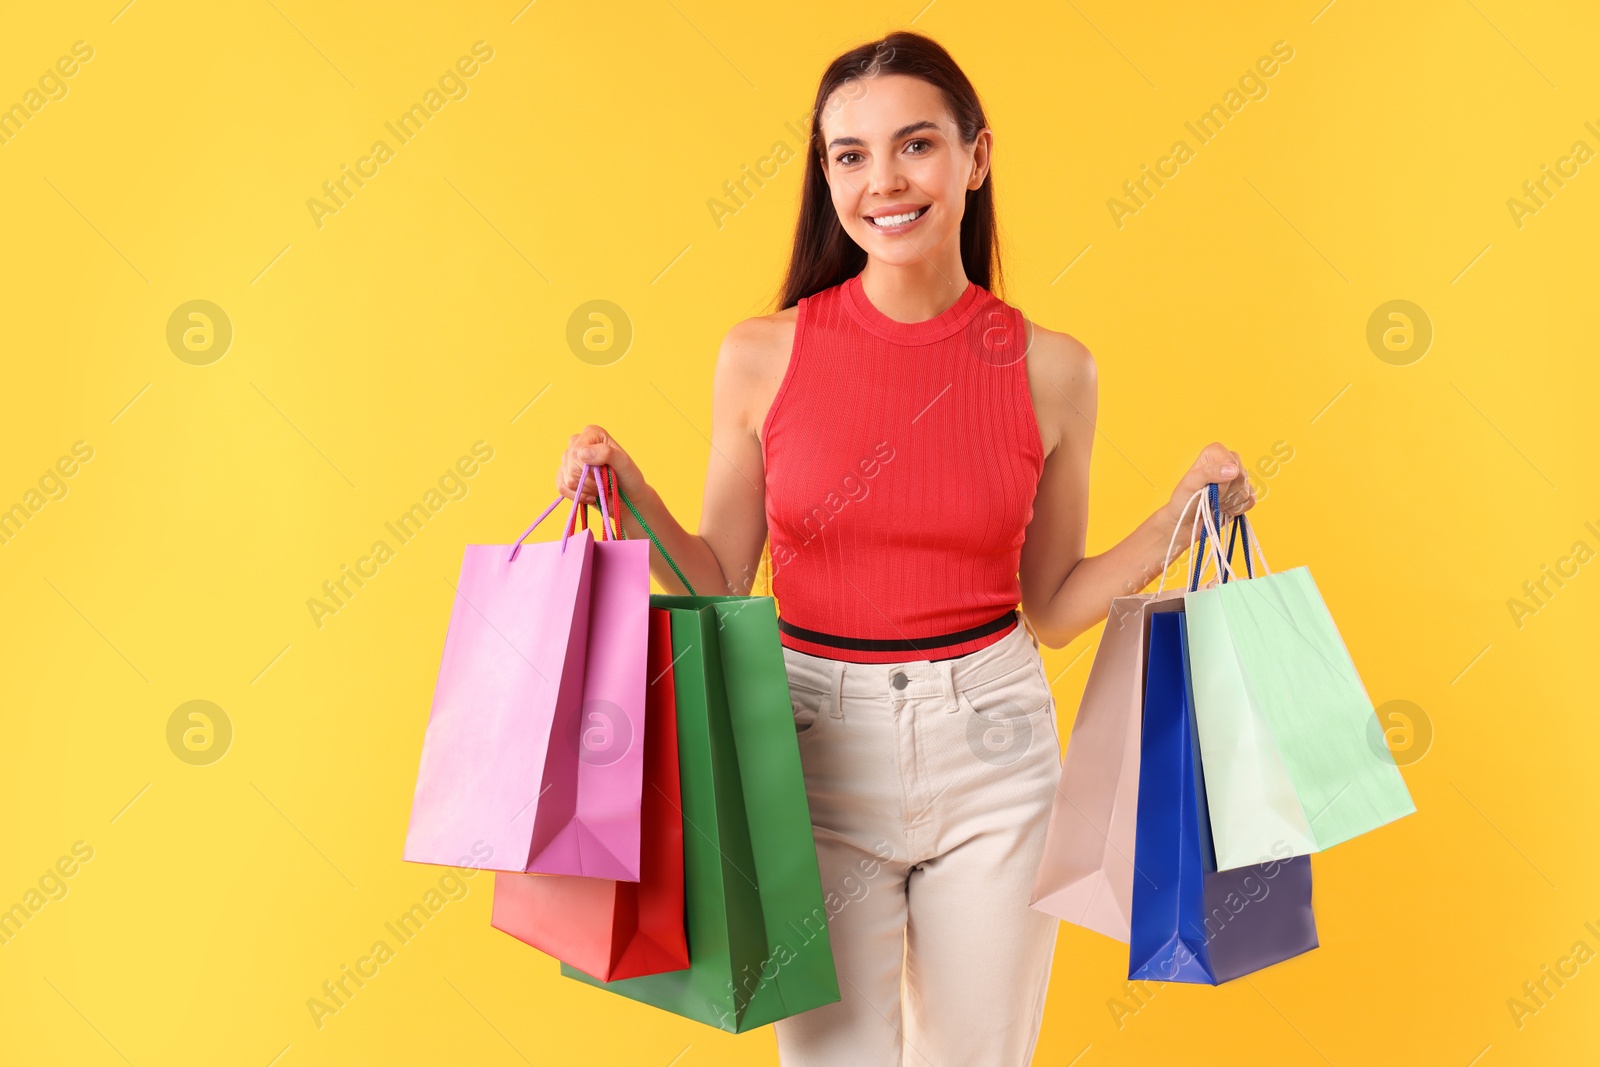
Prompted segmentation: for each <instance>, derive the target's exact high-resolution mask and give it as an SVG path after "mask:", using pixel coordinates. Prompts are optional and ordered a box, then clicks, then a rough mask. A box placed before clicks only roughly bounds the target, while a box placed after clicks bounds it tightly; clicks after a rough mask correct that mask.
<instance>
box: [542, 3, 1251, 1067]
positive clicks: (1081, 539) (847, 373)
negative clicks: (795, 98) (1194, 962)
mask: <svg viewBox="0 0 1600 1067" xmlns="http://www.w3.org/2000/svg"><path fill="white" fill-rule="evenodd" d="M993 142H994V133H993V131H992V130H991V129H990V128H989V125H988V121H987V119H986V117H985V115H984V111H983V106H982V104H981V103H980V102H979V99H978V94H977V91H976V90H975V89H974V88H973V86H972V84H971V82H970V81H969V80H968V79H967V77H966V75H965V74H964V73H962V71H961V69H960V67H959V66H957V64H956V63H955V61H954V60H953V59H952V58H951V57H950V55H949V53H948V52H946V51H945V50H944V48H942V47H941V46H940V45H939V44H938V43H936V42H934V41H932V40H930V39H928V38H927V37H923V36H920V35H918V34H913V33H895V34H891V35H890V36H888V37H886V38H884V39H883V40H881V41H873V42H870V43H868V44H864V45H861V46H860V47H858V48H854V49H852V50H850V51H849V52H846V53H845V54H843V55H841V56H839V57H838V58H837V59H835V60H834V61H833V62H832V63H831V64H829V66H828V67H827V69H826V70H825V71H824V72H823V75H822V78H821V82H820V84H819V85H818V88H817V93H816V96H815V98H814V102H813V106H812V115H811V128H810V131H809V143H808V145H807V151H805V152H804V153H803V154H802V155H800V156H797V160H798V159H803V160H804V162H803V164H802V165H803V166H804V168H805V173H804V175H803V178H802V183H803V184H802V188H801V195H800V211H799V220H798V223H797V226H796V229H795V238H794V243H793V249H792V252H791V254H790V259H789V266H788V272H787V276H786V278H785V279H784V282H783V286H782V290H781V293H780V294H779V297H778V300H777V308H778V310H776V311H774V312H773V313H772V314H769V315H762V316H757V317H755V318H750V319H746V320H745V321H743V322H740V323H738V324H737V325H735V326H734V327H733V328H732V329H731V330H730V331H729V332H728V334H727V336H726V338H725V339H724V341H723V344H722V350H721V352H720V353H719V355H718V358H717V364H716V369H715V372H714V375H713V380H712V439H711V444H712V455H713V457H714V458H713V460H712V467H711V469H710V471H709V472H708V474H707V478H706V490H705V502H704V505H703V507H702V508H701V520H700V532H699V533H698V534H691V533H690V532H689V531H687V530H685V529H684V528H683V527H682V526H681V525H680V524H679V523H677V522H676V521H675V520H674V518H673V516H672V514H671V512H670V510H669V509H668V508H667V507H666V504H665V503H664V502H663V501H662V500H661V498H660V496H659V495H658V494H657V493H655V492H654V490H653V489H652V488H651V487H650V485H649V483H648V482H647V481H646V480H645V478H644V475H643V473H642V472H641V471H640V470H639V468H638V465H637V464H636V463H635V462H634V461H633V459H632V458H631V457H630V456H629V455H628V453H627V452H626V451H625V450H624V449H622V448H621V447H620V446H619V445H618V443H617V442H616V441H615V440H614V439H612V437H611V436H610V435H609V434H607V433H606V431H605V430H604V429H602V428H601V427H598V426H588V427H586V428H584V430H582V431H581V432H580V433H577V434H574V435H573V436H572V437H571V439H570V440H569V442H568V445H569V447H568V449H567V452H566V454H565V455H564V456H563V457H562V461H561V468H560V471H559V473H558V475H557V484H558V486H559V487H560V489H561V492H562V494H563V495H564V496H567V497H572V496H574V495H576V494H581V499H583V500H585V501H589V500H592V499H593V491H592V490H591V489H590V488H588V487H580V485H579V477H578V475H579V472H580V470H581V469H582V467H583V465H584V464H605V465H609V466H610V467H611V468H612V470H613V471H614V472H615V474H616V476H617V480H618V481H619V482H620V483H621V488H622V491H623V493H624V494H625V496H626V498H627V499H629V500H632V501H634V502H635V504H636V506H637V507H638V509H639V510H638V513H637V514H638V515H642V516H643V521H644V522H646V523H648V524H649V527H650V529H651V530H653V531H654V536H655V539H656V541H657V546H656V547H657V548H659V549H662V550H664V555H662V554H659V553H656V554H652V556H651V570H652V573H653V575H654V576H655V577H656V579H657V580H659V581H660V583H661V585H662V587H663V588H665V589H667V590H670V591H672V592H680V591H685V592H686V591H687V589H686V587H685V580H687V581H688V582H692V583H693V586H694V588H695V589H697V590H699V591H700V592H702V593H706V592H716V593H729V594H733V595H736V596H742V595H745V594H747V593H748V592H749V590H750V588H751V583H752V581H753V578H754V576H755V575H756V574H757V571H758V563H759V561H760V559H761V556H762V549H763V546H764V545H765V544H766V543H768V542H769V541H770V547H771V553H772V559H773V561H774V564H775V566H774V567H773V569H772V592H773V594H774V596H775V597H776V599H777V601H778V604H779V607H780V611H779V618H778V629H779V635H780V641H781V643H782V646H783V648H782V652H783V657H784V664H785V668H786V670H787V671H788V673H789V677H790V679H791V682H792V685H791V690H792V691H793V692H794V693H795V694H796V695H795V699H794V701H793V703H794V715H795V729H796V736H797V738H798V740H799V741H800V742H801V743H800V745H799V749H800V761H801V765H802V767H803V769H804V772H805V783H806V793H807V799H808V802H809V805H810V813H811V820H812V824H813V827H814V829H815V831H816V832H815V835H814V836H815V843H816V849H817V863H818V869H819V871H820V873H821V875H822V887H823V891H824V894H825V895H827V894H831V893H838V892H840V889H841V887H842V886H844V885H845V884H846V881H847V879H849V878H851V877H853V873H852V872H854V871H855V870H856V869H857V867H858V864H859V863H860V861H861V860H862V859H864V858H867V857H870V856H876V857H877V858H878V859H879V860H880V861H881V862H882V865H883V866H882V871H883V873H882V874H881V875H880V877H879V878H878V879H877V880H875V882H874V883H873V887H872V889H871V892H869V893H866V894H865V895H863V896H862V898H861V899H860V901H858V902H855V903H853V904H852V906H851V907H850V908H848V909H844V910H842V911H840V912H838V913H837V914H830V915H829V916H828V933H829V939H830V943H831V946H832V950H833V957H834V962H835V965H836V967H837V969H838V977H839V990H840V994H841V999H840V1000H838V1001H836V1002H834V1003H830V1004H826V1005H823V1006H821V1007H817V1008H813V1009H811V1010H809V1011H804V1012H801V1013H799V1014H797V1015H792V1016H790V1017H788V1018H784V1019H780V1020H779V1021H778V1022H777V1023H776V1024H775V1028H776V1036H777V1042H778V1051H779V1056H780V1059H781V1061H782V1063H783V1064H784V1065H785V1067H811V1065H819V1067H820V1065H829V1067H832V1065H834V1064H840V1063H863V1064H880V1063H881V1064H896V1063H900V1062H902V1061H903V1059H904V1058H906V1057H911V1058H916V1057H915V1054H917V1053H920V1054H921V1056H922V1057H928V1058H931V1060H932V1062H935V1063H959V1064H963V1065H965V1067H984V1065H988V1067H1001V1065H1006V1067H1020V1065H1022V1064H1026V1063H1027V1062H1028V1061H1029V1060H1030V1059H1031V1057H1032V1055H1033V1051H1034V1047H1035V1045H1036V1043H1037V1040H1038V1034H1039V1027H1040V1022H1041V1019H1042V1016H1043V1013H1044V1004H1045V992H1046V989H1047V987H1048V984H1049V977H1050V967H1051V959H1052V954H1053V949H1054V944H1055V936H1056V927H1057V920H1056V919H1055V918H1054V917H1052V916H1050V915H1047V914H1045V913H1044V912H1042V911H1038V910H1035V909H1033V908H1031V907H1030V906H1029V904H1030V898H1031V893H1032V888H1033V881H1034V875H1035V873H1036V872H1037V870H1038V866H1039V861H1040V857H1041V855H1042V851H1043V847H1044V838H1045V831H1046V828H1047V825H1048V821H1049V816H1050V809H1051V803H1052V800H1053V798H1054V796H1055V792H1056V786H1057V784H1058V783H1059V781H1060V775H1061V762H1060V738H1059V736H1058V735H1057V733H1056V729H1055V707H1054V700H1053V698H1052V696H1051V692H1050V685H1049V681H1048V679H1047V677H1046V675H1045V671H1044V666H1043V663H1042V661H1041V659H1040V656H1039V646H1040V645H1041V644H1048V645H1050V646H1052V647H1056V648H1059V647H1061V646H1063V645H1065V644H1066V643H1067V642H1068V641H1070V640H1072V639H1073V638H1074V637H1076V636H1077V635H1078V634H1080V633H1082V632H1084V631H1085V630H1087V629H1089V628H1090V627H1091V626H1093V625H1095V624H1096V623H1098V622H1101V621H1102V620H1104V619H1105V617H1106V613H1107V610H1108V608H1109V605H1110V602H1111V599H1112V597H1114V596H1117V595H1121V594H1122V593H1124V592H1126V591H1137V590H1138V589H1140V588H1142V587H1143V586H1144V585H1146V584H1148V583H1149V582H1150V581H1151V580H1153V579H1154V578H1155V576H1156V575H1158V574H1160V573H1161V572H1162V570H1163V569H1164V565H1165V561H1166V556H1165V553H1166V552H1168V551H1170V549H1169V539H1170V537H1171V534H1172V531H1173V529H1174V528H1175V527H1178V528H1180V529H1189V528H1190V526H1189V524H1188V523H1185V524H1183V525H1182V526H1181V527H1179V524H1178V522H1177V520H1178V519H1179V518H1180V517H1181V516H1182V514H1183V512H1184V511H1185V510H1186V508H1187V505H1188V502H1189V501H1190V500H1191V499H1194V498H1195V497H1196V491H1197V490H1198V489H1200V488H1201V487H1203V486H1205V485H1206V484H1207V483H1218V484H1219V487H1220V488H1221V494H1220V496H1221V503H1222V508H1223V511H1224V513H1225V517H1226V518H1232V517H1233V516H1234V515H1235V514H1238V513H1239V512H1242V511H1244V510H1246V509H1248V508H1249V507H1250V506H1251V505H1252V503H1253V501H1254V497H1253V494H1252V491H1251V489H1250V487H1249V485H1248V482H1247V480H1246V478H1245V476H1244V474H1243V471H1242V469H1241V468H1242V464H1241V463H1240V462H1239V456H1238V454H1237V453H1235V452H1231V451H1229V450H1228V449H1226V448H1223V447H1222V446H1221V445H1220V444H1212V445H1210V446H1208V447H1207V448H1205V449H1204V450H1203V451H1202V452H1201V454H1200V457H1199V459H1198V460H1197V461H1196V462H1195V464H1194V466H1193V467H1192V468H1191V469H1190V470H1189V471H1188V472H1187V473H1186V474H1185V475H1184V476H1183V478H1182V479H1181V480H1180V482H1179V485H1178V487H1177V489H1175V490H1174V492H1173V494H1172V496H1171V497H1170V498H1169V499H1168V501H1167V503H1166V505H1164V506H1163V507H1162V508H1161V509H1159V510H1158V511H1157V512H1155V513H1154V514H1153V515H1151V516H1150V517H1149V518H1148V519H1146V520H1145V522H1144V523H1142V524H1141V525H1140V526H1139V527H1138V528H1137V529H1136V530H1134V531H1133V533H1131V534H1129V535H1128V536H1127V537H1125V538H1123V540H1122V541H1121V542H1119V543H1117V544H1116V545H1114V546H1113V547H1112V548H1110V549H1109V550H1107V551H1105V552H1102V553H1099V554H1097V555H1094V556H1090V555H1088V554H1087V552H1086V549H1085V541H1086V533H1087V526H1088V498H1089V455H1090V448H1091V446H1092V444H1093V441H1094V432H1095V431H1094V424H1095V417H1096V409H1097V397H1098V394H1097V389H1098V386H1097V378H1096V369H1095V361H1094V359H1093V357H1092V356H1091V355H1090V354H1089V351H1088V349H1087V348H1086V347H1085V346H1084V345H1082V344H1081V343H1080V342H1078V341H1077V340H1076V339H1075V338H1073V337H1071V336H1069V335H1068V334H1065V333H1057V332H1055V331H1052V330H1048V329H1045V328H1044V327H1042V326H1039V325H1038V324H1036V323H1033V322H1030V321H1029V320H1028V319H1027V318H1025V317H1024V315H1023V314H1022V312H1021V311H1020V310H1019V309H1018V308H1016V307H1015V306H1013V305H1012V304H1010V303H1008V302H1007V301H1006V300H1005V299H1004V298H1003V297H1002V296H1001V295H1000V288H1001V287H1000V274H1001V271H1000V256H999V247H998V245H999V242H998V236H997V233H998V231H997V224H996V202H995V191H994V177H993V173H992V169H991V159H992V148H993ZM880 442H888V443H890V447H891V448H892V455H893V458H894V462H893V464H892V466H888V467H885V468H884V469H883V470H882V471H881V473H879V474H878V475H877V476H876V477H875V478H874V480H873V483H872V486H871V492H870V493H864V492H863V493H860V494H858V495H856V496H851V497H850V498H849V506H848V507H844V506H843V503H844V502H843V500H842V499H841V498H840V497H839V495H838V493H837V492H836V490H837V487H839V486H840V485H841V484H843V480H844V479H845V478H846V477H848V476H850V475H852V474H853V472H854V471H855V470H857V469H858V466H857V465H858V464H859V463H860V460H861V457H862V456H864V455H869V454H872V450H873V448H874V446H875V445H877V444H878V443H880ZM819 502H823V504H824V506H825V508H826V510H825V512H824V511H819V509H818V507H817V505H818V503H819ZM830 502H831V504H830ZM832 504H837V505H838V506H837V507H835V506H831V505H832ZM624 523H625V525H626V527H627V531H628V535H629V536H637V537H643V536H645V534H644V528H643V527H642V526H640V525H639V524H638V521H637V516H625V517H624ZM666 557H670V558H671V559H672V560H674V561H676V564H677V570H678V571H681V573H682V576H683V578H682V579H680V578H679V577H678V574H677V573H675V571H674V569H673V567H672V565H671V564H669V563H668V562H667V558H666ZM884 843H887V846H888V849H889V850H890V854H889V855H888V856H887V857H884V855H883V852H882V851H879V849H880V848H881V846H883V844H884ZM902 995H903V996H902ZM902 1004H903V1005H904V1007H902Z"/></svg>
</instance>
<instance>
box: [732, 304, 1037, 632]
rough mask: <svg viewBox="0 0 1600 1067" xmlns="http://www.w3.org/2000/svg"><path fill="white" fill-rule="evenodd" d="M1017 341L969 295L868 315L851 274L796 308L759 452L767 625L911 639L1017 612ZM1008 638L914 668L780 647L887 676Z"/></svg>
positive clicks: (1022, 377) (1031, 489)
mask: <svg viewBox="0 0 1600 1067" xmlns="http://www.w3.org/2000/svg"><path fill="white" fill-rule="evenodd" d="M1024 336H1025V335H1024V321H1023V317H1022V313H1021V312H1020V311H1018V310H1017V309H1016V308H1013V307H1011V306H1010V305H1009V304H1006V303H1005V302H1003V301H1001V300H1000V299H999V298H997V297H996V296H994V295H993V294H992V293H990V292H989V291H988V290H987V289H985V288H983V287H982V286H980V285H978V284H977V283H975V282H971V281H969V282H968V283H967V287H966V289H965V290H964V291H963V292H962V294H961V296H960V297H959V298H958V299H957V300H956V302H955V303H954V304H952V305H951V306H950V307H949V308H948V309H946V310H945V311H944V312H942V313H941V314H939V315H936V316H935V317H933V318H931V319H926V320H923V321H921V322H899V321H896V320H894V319H891V318H889V317H888V316H887V315H885V314H883V313H882V312H881V311H879V310H878V309H877V308H876V307H874V306H873V304H872V303H871V302H870V301H869V300H868V299H867V297H866V294H865V292H864V291H863V290H862V287H861V276H860V275H859V274H858V275H856V276H854V277H852V278H850V279H848V280H847V281H845V282H842V283H840V284H839V285H835V286H833V287H832V288H829V289H825V290H823V291H822V292H819V293H817V294H815V295H813V296H809V297H806V298H804V299H802V300H801V301H800V303H799V308H798V312H797V318H796V322H795V335H794V347H793V350H792V352H791V354H790V357H789V366H788V369H787V370H786V371H785V372H784V376H783V380H782V382H781V383H780V384H779V386H778V392H777V395H776V396H775V397H774V398H773V401H772V407H771V408H770V410H768V412H767V416H766V419H765V421H764V422H763V424H762V435H761V442H762V453H763V456H764V458H765V461H766V513H767V529H768V537H769V539H770V543H771V554H772V592H773V595H774V596H775V597H776V598H777V601H778V609H779V612H780V613H781V617H782V619H783V620H784V621H786V622H787V623H790V624H792V625H795V626H797V627H802V628H804V629H807V630H815V631H821V632H822V633H825V634H833V635H839V636H843V637H847V638H855V639H865V640H868V641H874V640H905V639H921V638H931V637H938V636H941V635H945V634H951V633H955V632H958V631H961V630H965V629H969V628H971V627H974V626H978V625H980V624H982V623H987V622H990V621H991V620H994V619H995V618H997V617H998V616H1000V615H1002V614H1003V613H1004V612H1006V611H1007V610H1008V609H1012V608H1015V607H1016V606H1017V605H1018V602H1019V600H1020V599H1021V587H1020V583H1019V581H1018V578H1017V567H1018V563H1019V561H1020V559H1021V554H1022V542H1023V534H1024V531H1025V529H1026V527H1027V525H1028V522H1029V520H1031V519H1032V517H1033V500H1034V494H1035V493H1036V491H1037V489H1038V486H1039V476H1040V474H1041V472H1042V471H1043V468H1044V446H1043V442H1042V441H1041V440H1040V438H1039V427H1038V422H1037V419H1036V416H1035V413H1034V408H1033V399H1032V396H1031V394H1030V393H1029V391H1028V374H1027V361H1026V359H1025V358H1024V350H1025V346H1024ZM1016 625H1017V623H1016V622H1015V621H1014V620H1013V621H1011V622H1010V623H1009V624H1008V625H1006V626H1004V627H1003V628H1001V629H999V630H996V631H994V632H992V633H988V634H985V635H983V636H981V637H975V638H971V639H968V640H964V641H962V642H959V643H957V644H952V645H948V646H942V647H939V648H938V649H937V650H935V651H927V652H921V651H905V650H890V651H876V650H857V649H843V648H838V647H834V646H832V645H828V644H821V643H817V642H813V641H808V640H804V639H802V638H800V637H797V636H794V635H792V634H789V633H782V634H780V639H781V640H782V642H783V644H784V645H785V646H787V647H790V648H794V649H796V650H798V651H801V652H808V653H811V654H812V655H817V656H825V657H828V658H830V659H839V660H848V661H850V662H856V663H896V662H908V661H911V660H917V659H943V658H947V657H949V656H954V655H964V654H966V653H967V652H972V651H975V650H977V649H979V648H983V647H985V646H986V645H988V644H990V643H992V642H994V641H997V640H999V639H1000V638H1002V637H1004V636H1005V635H1006V634H1007V633H1009V632H1010V631H1011V630H1012V629H1013V628H1015V626H1016Z"/></svg>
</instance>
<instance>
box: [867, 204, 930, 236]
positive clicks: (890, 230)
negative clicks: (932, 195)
mask: <svg viewBox="0 0 1600 1067" xmlns="http://www.w3.org/2000/svg"><path fill="white" fill-rule="evenodd" d="M932 207H933V205H931V204H929V205H927V206H925V207H922V208H919V209H918V211H919V214H918V215H917V217H916V218H914V219H911V220H910V221H909V222H901V223H896V224H895V225H893V226H884V225H881V224H880V223H878V222H875V221H873V217H872V216H870V215H869V216H867V225H868V226H870V227H871V228H872V229H873V230H874V231H876V232H878V233H882V234H890V235H894V234H902V233H907V232H909V231H910V230H912V229H913V228H915V227H916V226H917V225H918V224H920V223H921V222H922V220H923V219H925V218H927V217H928V212H929V211H930V210H931V209H932ZM903 214H907V212H896V213H895V214H894V215H890V216H887V217H888V218H896V217H898V216H899V215H903Z"/></svg>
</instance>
